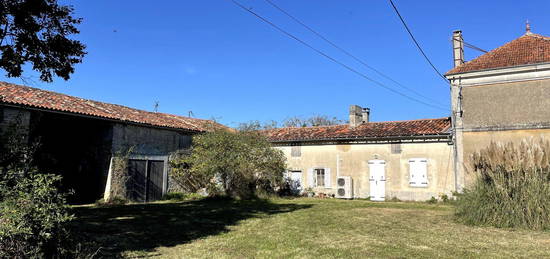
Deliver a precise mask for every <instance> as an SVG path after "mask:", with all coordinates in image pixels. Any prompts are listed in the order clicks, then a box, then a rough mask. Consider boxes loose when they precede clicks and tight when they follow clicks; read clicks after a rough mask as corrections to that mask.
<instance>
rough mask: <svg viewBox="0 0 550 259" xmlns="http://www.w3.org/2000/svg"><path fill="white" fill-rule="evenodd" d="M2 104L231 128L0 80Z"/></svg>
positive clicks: (194, 127)
mask: <svg viewBox="0 0 550 259" xmlns="http://www.w3.org/2000/svg"><path fill="white" fill-rule="evenodd" d="M2 97H4V98H2ZM0 102H2V103H12V104H18V105H22V106H28V107H38V108H42V109H47V110H54V111H64V112H69V113H74V114H83V115H90V116H94V117H98V118H109V119H114V120H118V121H122V122H133V123H139V124H144V125H150V126H160V127H168V128H174V129H186V130H192V131H208V129H209V127H211V125H214V127H215V128H227V127H226V126H224V125H222V124H220V123H218V122H216V121H213V120H207V119H199V118H191V117H187V116H181V115H176V114H169V113H159V112H152V111H146V110H142V109H137V108H132V107H129V106H124V105H121V104H115V103H107V102H101V101H96V100H92V99H86V98H82V97H78V96H72V95H68V94H64V93H59V92H54V91H50V90H45V89H40V88H36V87H30V86H24V85H19V84H14V83H9V82H5V81H0Z"/></svg>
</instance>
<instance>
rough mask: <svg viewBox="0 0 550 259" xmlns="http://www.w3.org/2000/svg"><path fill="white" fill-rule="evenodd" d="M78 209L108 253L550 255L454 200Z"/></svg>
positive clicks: (549, 240)
mask: <svg viewBox="0 0 550 259" xmlns="http://www.w3.org/2000/svg"><path fill="white" fill-rule="evenodd" d="M74 213H75V214H76V215H77V217H78V220H77V221H76V222H75V225H74V228H75V230H76V231H78V233H79V234H81V235H83V236H86V237H89V238H93V239H94V240H95V241H96V246H97V247H101V250H100V252H99V253H98V255H101V256H103V257H113V256H123V257H161V258H213V257H214V258H235V257H237V258H251V257H262V258H272V257H276V258H287V257H299V258H327V257H355V258H357V257H384V258H387V257H394V258H395V257H408V258H409V257H423V258H433V257H454V258H463V257H476V258H477V257H487V258H494V257H530V258H541V257H550V232H533V231H524V230H506V229H496V228H490V227H472V226H465V225H462V224H459V223H455V222H454V221H453V216H452V214H453V208H452V207H451V206H448V205H431V204H426V203H402V202H387V203H375V202H369V201H364V200H352V201H346V200H335V199H323V200H321V199H308V198H299V199H272V200H257V201H228V200H198V201H188V202H178V203H153V204H138V205H126V206H118V207H103V208H102V207H91V206H87V207H76V208H75V211H74Z"/></svg>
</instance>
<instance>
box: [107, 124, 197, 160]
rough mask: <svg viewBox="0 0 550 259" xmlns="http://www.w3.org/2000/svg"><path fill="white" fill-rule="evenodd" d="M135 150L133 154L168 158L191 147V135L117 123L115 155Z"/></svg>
mask: <svg viewBox="0 0 550 259" xmlns="http://www.w3.org/2000/svg"><path fill="white" fill-rule="evenodd" d="M130 147H132V148H133V152H132V154H136V155H155V156H166V155H170V154H171V153H173V152H175V151H177V150H181V149H188V148H189V147H191V134H189V133H182V132H177V131H173V130H167V129H158V128H151V127H142V126H134V125H126V124H119V123H115V124H114V125H113V153H116V152H119V151H125V150H128V149H129V148H130Z"/></svg>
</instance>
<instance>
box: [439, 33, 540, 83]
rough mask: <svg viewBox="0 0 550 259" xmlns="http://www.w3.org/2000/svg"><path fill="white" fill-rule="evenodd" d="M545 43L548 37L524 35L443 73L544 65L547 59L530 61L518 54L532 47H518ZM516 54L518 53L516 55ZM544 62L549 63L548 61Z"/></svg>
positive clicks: (532, 34) (531, 34)
mask: <svg viewBox="0 0 550 259" xmlns="http://www.w3.org/2000/svg"><path fill="white" fill-rule="evenodd" d="M529 39H531V40H529ZM535 39H537V40H544V41H545V42H544V43H542V42H537V41H534V40H535ZM521 41H525V42H521ZM547 41H550V37H547V36H544V35H540V34H536V33H525V34H523V35H521V36H520V37H518V38H515V39H513V40H510V41H508V42H505V43H504V44H502V45H501V46H499V47H497V48H494V49H492V50H490V51H489V52H487V53H484V54H482V55H479V56H477V57H476V58H474V59H472V60H469V61H467V62H464V63H463V64H461V65H459V66H456V67H453V68H452V69H450V70H449V71H448V72H447V73H445V75H454V74H460V73H466V72H474V71H484V70H490V69H497V68H505V67H514V66H519V65H527V64H539V63H545V61H544V59H548V58H543V59H542V61H541V60H539V59H534V60H533V59H530V58H529V57H530V56H529V55H527V58H525V57H524V56H525V55H520V54H525V53H529V51H534V50H533V49H532V48H533V47H531V48H527V47H523V48H521V47H520V46H519V45H527V46H539V47H542V46H545V47H546V44H547ZM537 44H538V45H537ZM518 52H520V53H519V54H518ZM502 57H504V58H502ZM503 60H504V61H503ZM546 62H550V60H548V61H546Z"/></svg>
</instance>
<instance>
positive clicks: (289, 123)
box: [237, 115, 346, 131]
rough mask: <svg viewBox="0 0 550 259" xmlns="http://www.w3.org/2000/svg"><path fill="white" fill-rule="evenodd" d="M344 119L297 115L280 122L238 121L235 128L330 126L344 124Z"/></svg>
mask: <svg viewBox="0 0 550 259" xmlns="http://www.w3.org/2000/svg"><path fill="white" fill-rule="evenodd" d="M344 123H346V121H344V120H340V119H338V118H336V117H332V118H331V117H329V116H326V115H313V116H311V117H307V118H302V117H298V116H294V117H290V118H287V119H285V120H283V121H282V122H281V123H279V122H277V121H274V120H269V121H266V122H260V121H258V120H253V121H249V122H244V123H239V125H238V126H237V130H239V131H255V130H269V129H274V128H278V127H279V126H281V127H318V126H331V125H338V124H344Z"/></svg>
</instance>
